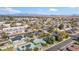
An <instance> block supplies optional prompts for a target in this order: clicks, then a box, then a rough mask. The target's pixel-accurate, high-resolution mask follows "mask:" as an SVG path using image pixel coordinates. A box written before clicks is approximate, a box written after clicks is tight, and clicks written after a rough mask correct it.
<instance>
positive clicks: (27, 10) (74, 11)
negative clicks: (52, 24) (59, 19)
mask: <svg viewBox="0 0 79 59" xmlns="http://www.w3.org/2000/svg"><path fill="white" fill-rule="evenodd" d="M0 15H15V16H16V15H18V16H19V15H79V7H0Z"/></svg>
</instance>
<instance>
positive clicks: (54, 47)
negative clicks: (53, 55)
mask: <svg viewBox="0 0 79 59" xmlns="http://www.w3.org/2000/svg"><path fill="white" fill-rule="evenodd" d="M72 41H74V40H72V38H70V39H68V40H66V41H64V42H62V43H59V44H57V45H55V46H53V47H51V48H49V49H47V50H46V51H57V50H59V49H61V48H62V47H63V46H65V45H67V44H69V43H71V42H72Z"/></svg>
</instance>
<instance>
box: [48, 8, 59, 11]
mask: <svg viewBox="0 0 79 59" xmlns="http://www.w3.org/2000/svg"><path fill="white" fill-rule="evenodd" d="M49 11H53V12H56V11H58V9H56V8H49Z"/></svg>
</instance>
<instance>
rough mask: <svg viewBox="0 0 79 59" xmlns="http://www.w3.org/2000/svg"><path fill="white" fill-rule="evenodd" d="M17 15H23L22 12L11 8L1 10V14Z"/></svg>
mask: <svg viewBox="0 0 79 59" xmlns="http://www.w3.org/2000/svg"><path fill="white" fill-rule="evenodd" d="M17 13H21V11H20V10H17V9H14V8H10V7H6V8H0V14H17Z"/></svg>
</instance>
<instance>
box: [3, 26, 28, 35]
mask: <svg viewBox="0 0 79 59" xmlns="http://www.w3.org/2000/svg"><path fill="white" fill-rule="evenodd" d="M27 27H28V25H25V26H19V27H8V28H3V31H4V32H6V33H7V34H8V35H9V36H12V35H16V34H21V33H25V29H26V28H27Z"/></svg>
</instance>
